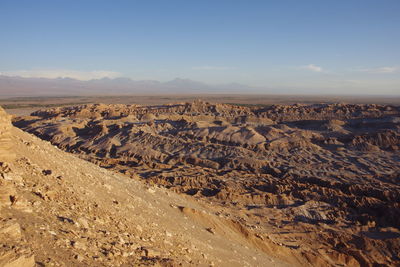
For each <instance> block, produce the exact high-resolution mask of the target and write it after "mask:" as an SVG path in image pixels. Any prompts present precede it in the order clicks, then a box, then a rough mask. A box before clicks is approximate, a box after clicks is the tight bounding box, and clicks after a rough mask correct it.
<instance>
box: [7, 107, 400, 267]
mask: <svg viewBox="0 0 400 267" xmlns="http://www.w3.org/2000/svg"><path fill="white" fill-rule="evenodd" d="M14 125H15V126H17V127H19V128H21V129H23V130H25V131H27V132H29V133H33V134H34V135H36V136H38V137H40V138H41V139H44V140H47V141H50V142H51V143H52V144H54V145H56V146H57V147H59V148H60V149H62V150H65V151H68V152H72V153H74V154H76V155H78V156H79V157H80V158H82V159H85V160H87V161H90V162H92V163H95V164H97V165H99V166H100V167H102V168H103V169H98V168H97V167H94V166H93V165H91V164H89V163H84V162H82V161H79V163H77V164H70V162H69V160H66V161H64V162H63V163H60V168H61V167H62V168H63V169H65V172H68V168H74V170H75V169H76V168H78V166H82V168H79V171H78V169H76V171H74V172H76V173H79V175H82V176H84V177H86V173H87V172H89V173H90V171H86V168H87V169H88V170H92V169H93V171H94V170H96V172H98V173H104V174H106V173H107V175H106V177H108V178H107V179H106V178H100V177H104V176H105V175H104V174H103V175H91V176H89V178H82V176H79V175H78V176H79V177H74V178H72V176H73V174H71V177H70V178H62V179H58V178H57V176H58V175H61V174H58V173H57V172H56V171H54V174H53V171H52V172H50V174H48V175H46V172H44V173H42V174H41V175H42V176H43V178H40V179H39V178H37V180H35V181H34V182H31V183H33V184H36V183H37V184H38V185H37V186H38V189H40V190H39V192H37V191H35V192H36V193H34V195H33V196H30V197H35V196H36V198H37V199H38V200H37V201H38V202H40V203H42V202H43V203H47V204H46V205H47V206H46V205H43V206H42V207H46V208H45V209H49V212H50V211H51V210H57V208H55V207H54V205H51V201H52V198H53V197H52V194H51V193H46V191H45V190H44V189H42V188H46V185H45V184H43V183H44V182H43V181H44V180H45V179H46V177H47V176H51V177H53V176H55V177H56V178H51V179H53V180H52V181H53V182H52V183H54V184H55V186H57V185H58V186H60V187H62V185H63V183H65V182H68V183H69V185H70V186H69V187H62V188H64V189H65V190H67V189H66V188H69V189H68V190H67V191H65V193H66V194H67V195H69V196H73V195H74V194H77V193H72V192H75V191H79V190H84V191H82V194H83V192H85V190H90V192H91V193H90V192H88V193H87V195H88V196H91V195H97V197H98V195H99V193H95V192H97V190H100V189H99V188H100V187H101V183H102V182H101V181H102V180H101V179H106V181H107V184H109V186H111V188H113V187H114V186H116V185H118V186H120V188H119V189H118V190H116V189H114V190H113V189H110V190H108V191H107V190H105V189H102V190H103V191H104V190H105V191H104V192H106V193H107V194H110V196H111V193H112V194H115V196H114V195H112V196H113V197H110V196H109V195H104V200H99V199H97V201H98V202H96V204H98V206H101V205H110V207H112V206H113V205H114V206H115V207H120V209H121V212H122V211H123V210H124V212H126V209H127V208H126V207H125V206H124V207H121V205H130V204H129V203H130V202H131V201H134V200H129V197H128V196H127V195H125V196H124V195H122V194H121V193H120V192H119V190H121V191H123V192H125V191H126V190H128V191H129V188H130V187H129V186H128V184H129V185H131V186H132V187H134V186H133V185H136V186H137V187H141V186H143V185H142V182H143V181H144V182H145V183H146V184H147V186H150V188H156V189H157V190H159V191H160V193H158V191H157V194H156V196H153V198H151V199H152V201H156V202H155V203H154V204H153V206H154V209H156V208H160V207H159V206H160V205H161V204H159V203H157V201H158V202H161V201H162V200H163V199H164V195H168V194H173V196H174V197H176V199H184V200H185V201H194V203H196V205H201V207H203V210H204V212H205V213H203V212H199V211H198V210H199V208H197V207H194V208H193V207H190V208H188V207H187V206H188V205H187V204H173V207H175V209H174V212H175V213H178V214H180V216H184V217H185V218H190V221H192V220H194V221H195V222H196V223H201V224H202V227H203V230H204V231H203V232H204V233H203V232H202V233H199V235H198V236H196V234H195V231H193V233H192V231H190V234H189V235H194V236H193V237H191V238H195V239H196V238H198V239H202V238H209V237H208V236H211V237H213V238H222V240H234V241H235V242H237V243H239V244H242V245H243V244H244V243H246V242H247V243H246V245H245V247H247V248H250V250H251V251H252V252H253V253H257V255H255V254H254V255H253V256H254V258H253V256H252V257H251V258H250V259H252V261H251V262H250V260H248V259H247V258H246V257H247V255H248V254H246V251H247V250H245V251H239V250H237V249H236V248H235V251H236V253H233V254H234V255H235V257H242V258H241V259H240V260H237V261H236V262H235V263H230V266H233V265H237V266H243V264H244V262H246V263H248V265H251V266H268V265H278V264H280V262H279V260H282V261H284V262H286V263H287V264H289V265H292V266H307V265H312V266H398V265H399V264H400V184H399V182H400V164H399V162H400V108H399V107H397V106H389V105H374V104H368V105H367V104H365V105H361V104H358V105H355V104H314V105H298V104H297V105H271V106H263V107H244V106H236V105H227V104H212V103H207V102H202V101H195V102H192V103H178V104H170V105H157V106H140V105H122V104H121V105H118V104H114V105H105V104H90V105H81V106H75V107H63V108H52V109H47V110H40V111H37V112H34V113H32V114H31V116H26V117H20V118H15V119H14ZM15 131H16V130H15ZM18 133H19V132H18ZM19 134H22V133H19ZM25 136H26V138H27V135H24V137H25ZM29 138H31V137H29ZM35 142H38V141H36V140H35ZM20 143H21V144H20V146H22V145H23V142H22V141H21V142H20ZM26 149H28V148H26ZM30 149H31V148H30ZM51 149H52V151H53V150H54V148H51ZM17 151H18V150H17ZM54 151H55V150H54ZM36 153H44V152H41V149H39V150H38V151H37V152H36ZM54 153H55V152H54ZM57 153H60V152H58V151H57ZM63 155H64V154H63ZM65 157H68V159H69V158H71V160H72V156H70V155H65ZM44 158H47V159H48V161H51V160H53V159H54V160H55V159H57V157H56V156H54V157H53V156H51V157H49V156H47V157H46V156H44ZM73 160H74V162H75V161H76V162H78V159H73ZM44 161H45V160H44ZM17 162H19V164H25V165H24V166H25V167H26V168H28V167H27V166H29V168H32V167H31V166H32V165H29V164H28V163H27V162H24V161H23V160H21V159H20V160H19V161H18V160H17ZM27 164H28V165H27ZM49 164H50V163H49ZM86 166H88V167H86ZM89 166H90V167H89ZM29 168H28V169H29ZM104 168H105V169H109V170H110V171H114V172H119V173H120V174H111V172H108V171H105V170H104ZM44 169H45V168H44ZM31 171H32V172H33V170H31ZM69 172H71V170H69ZM39 174H40V170H39ZM64 175H65V174H63V175H61V176H62V177H64ZM93 177H97V178H96V180H94V181H95V182H93V183H95V184H96V183H98V187H99V188H96V187H92V185H91V183H90V181H93V179H94V178H93ZM129 178H131V179H129ZM81 180H82V182H85V181H86V182H87V184H86V185H82V186H79V187H77V185H75V184H74V182H78V181H81ZM114 180H115V182H114ZM40 183H42V185H41V186H40ZM114 183H115V185H114ZM78 184H79V183H78ZM159 186H161V187H162V188H163V189H161V188H159ZM32 188H34V187H33V185H32ZM79 188H81V189H79ZM106 189H107V186H106ZM41 190H44V192H42V191H41ZM48 190H50V189H48ZM59 190H62V189H59ZM124 190H125V191H124ZM132 190H133V189H132ZM151 190H155V189H151ZM51 191H55V192H56V194H57V192H58V190H54V189H52V190H50V192H51ZM103 191H99V192H103ZM109 191H111V192H109ZM142 191H144V192H146V190H138V189H136V191H135V193H136V192H137V193H138V194H139V195H140V194H144V192H142ZM147 192H148V191H147ZM161 192H162V193H161ZM174 192H177V193H180V195H175V193H174ZM106 193H105V194H106ZM48 194H49V195H48ZM124 194H125V193H124ZM62 195H64V194H62ZM128 195H130V197H133V196H135V195H133V193H128ZM160 195H162V196H163V198H162V199H161V200H160V199H159V198H158V197H159V196H160ZM117 196H118V197H119V198H117ZM166 198H167V197H166ZM133 199H135V198H134V197H133ZM142 199H143V198H142ZM80 201H81V200H78V199H76V200H75V203H76V204H75V205H76V207H75V209H82V207H86V209H88V207H92V206H91V204H90V203H89V202H88V203H87V204H86V202H84V203H85V204H84V205H81V204H79V205H78V203H81V202H80ZM85 201H86V200H85ZM114 201H115V202H116V203H114ZM182 201H183V200H182ZM103 202H104V203H103ZM134 202H135V203H136V202H137V201H134ZM167 202H169V203H172V202H173V201H172V200H168V201H167ZM106 203H107V204H106ZM139 203H141V202H140V201H139ZM145 203H147V202H146V201H145ZM149 203H152V202H151V201H150V202H149ZM32 205H33V204H32ZM142 205H143V204H142ZM98 206H96V208H98ZM33 207H35V205H33ZM61 207H62V205H61V204H60V209H61ZM92 208H93V207H92ZM31 209H32V208H31ZM42 209H43V208H42ZM149 209H150V208H149V207H147V208H143V210H149ZM165 209H172V208H171V207H167V205H166V206H165ZM107 210H108V211H110V212H111V211H113V212H116V211H118V209H117V208H114V209H111V208H109V209H107ZM133 210H134V209H133ZM162 210H163V209H161V211H160V212H159V216H160V218H164V220H169V222H170V223H171V225H170V226H171V228H168V229H165V231H171V229H176V228H178V229H182V228H181V227H180V226H179V227H178V224H181V223H183V222H185V220H182V218H181V217H179V218H178V217H170V216H169V215H166V214H169V213H167V212H166V211H165V213H164V214H163V213H162ZM82 212H85V213H87V212H88V210H86V211H82ZM132 212H133V211H132ZM149 212H152V213H154V212H155V211H154V210H150V211H149ZM171 212H172V211H171ZM64 213H66V214H64ZM64 213H63V214H59V215H55V214H54V216H53V217H52V220H53V222H52V224H49V225H53V224H54V225H57V226H58V225H60V227H61V229H62V226H63V225H71V227H72V225H74V227H76V228H79V227H80V229H81V230H82V224H80V223H79V221H77V218H71V217H72V216H71V215H69V213H70V214H74V212H72V211H71V210H69V211H68V212H67V211H66V212H64ZM133 214H134V212H133ZM140 214H141V213H140V212H138V213H136V216H141V215H140ZM204 214H209V215H206V216H205V215H204ZM120 215H121V217H119V218H120V219H118V220H115V221H114V222H113V223H110V222H111V221H107V222H105V223H106V224H107V225H109V226H110V225H112V227H117V226H118V223H117V221H120V222H122V224H124V225H126V227H129V225H131V224H135V223H136V224H137V222H135V221H136V220H137V219H136V216H134V217H133V218H132V216H127V215H126V214H122V213H121V214H120ZM123 215H125V216H123ZM57 216H59V217H61V219H60V218H59V217H57ZM210 216H211V217H210ZM106 217H107V216H106ZM111 218H115V217H114V216H111ZM70 220H71V221H70ZM103 220H104V219H103ZM181 220H182V221H183V222H181ZM142 222H144V221H142ZM96 223H97V221H96ZM174 223H175V224H177V225H176V226H174ZM144 224H146V223H144ZM77 225H78V226H77ZM140 225H142V224H140ZM142 226H143V225H142ZM146 226H149V227H151V224H150V225H149V223H148V222H147V224H146ZM110 227H111V226H110ZM83 228H84V227H83ZM100 228H101V227H100ZM39 229H40V228H39ZM98 229H99V228H98ZM132 229H136V228H132ZM132 229H131V228H128V229H124V230H123V231H122V232H126V233H128V234H129V233H131V231H133V232H135V233H137V231H136V230H132ZM46 230H49V229H46ZM49 231H54V230H53V229H51V230H49ZM67 231H69V230H67ZM74 231H78V230H74ZM82 231H83V230H82ZM108 231H110V233H109V232H108ZM118 231H119V230H112V229H111V230H108V229H107V231H106V232H107V233H109V234H110V235H111V236H114V237H115V239H118V238H119V237H121V232H118ZM28 232H29V231H28ZM28 232H27V233H28ZM185 232H186V235H188V232H187V231H185ZM70 233H71V232H68V233H64V232H61V233H57V232H56V235H54V240H56V241H57V240H60V239H62V240H64V239H63V238H64V236H65V237H66V239H67V240H69V241H60V242H61V243H62V245H65V246H66V247H68V246H72V247H74V244H76V243H75V242H78V240H77V237H76V236H75V234H70ZM82 233H85V232H82ZM82 233H81V232H79V233H78V234H77V236H79V235H82ZM97 234H98V235H103V234H104V235H106V234H105V233H103V234H101V233H100V234H99V233H97ZM44 235H45V234H43V236H44ZM59 235H61V236H62V237H63V238H61V237H59ZM83 236H85V238H86V239H84V240H86V241H85V242H86V243H85V247H86V248H89V247H90V248H92V243H90V242H89V241H87V240H92V239H90V238H91V237H90V234H83ZM135 236H136V235H135ZM172 236H174V237H175V235H174V234H172ZM57 237H59V239H57ZM96 238H99V239H101V238H100V237H98V236H96ZM96 238H94V239H96ZM122 238H123V239H125V238H124V236H122ZM147 238H149V239H150V238H151V234H149V236H147V237H145V239H146V240H147ZM154 238H156V237H153V239H154ZM160 238H161V237H160ZM182 238H183V237H182ZM186 238H188V237H186ZM107 240H111V239H110V238H107ZM56 241H54V246H56V243H57V242H56ZM63 242H64V243H63ZM68 242H69V244H68ZM79 242H80V241H79ZM79 242H78V244H79ZM87 242H89V243H87ZM115 242H117V241H115ZM129 242H133V243H134V244H138V243H140V242H139V241H138V240H134V241H129ZM181 242H184V241H183V240H182V241H181ZM220 242H222V241H220ZM230 243H231V242H226V243H220V244H221V251H222V250H224V251H226V250H229V249H227V248H228V247H225V245H227V244H230ZM116 244H118V243H116ZM162 244H163V243H162ZM206 244H207V243H206ZM217 244H218V243H217ZM232 244H235V243H232ZM187 246H188V245H187ZM199 246H200V245H199ZM213 246H215V245H213ZM98 247H102V246H101V245H100V244H99V245H98ZM111 247H112V246H111ZM144 247H146V246H144ZM172 247H173V248H175V250H174V251H173V252H171V253H168V254H167V255H165V256H164V255H163V254H162V255H163V257H161V256H159V257H158V258H157V259H158V260H159V261H158V263H166V262H171V264H172V265H174V264H176V263H181V262H182V260H183V261H185V262H184V263H183V264H184V265H185V264H187V263H188V261H186V258H185V255H189V256H190V261H189V262H191V263H192V264H194V265H199V264H200V263H204V262H206V263H205V264H210V263H209V262H207V260H209V261H213V263H214V264H217V265H222V263H217V262H216V260H215V259H223V258H224V256H223V255H222V254H218V255H215V258H213V259H212V260H211V258H210V257H211V256H207V257H206V258H207V260H205V259H204V258H201V255H202V254H201V253H200V250H199V251H195V250H194V249H193V248H191V249H190V250H191V253H189V252H188V253H186V252H184V251H183V250H182V249H178V247H177V246H175V245H172V246H171V248H170V247H168V248H166V247H164V245H163V246H162V247H159V248H158V249H160V251H162V252H163V253H165V252H166V251H169V250H170V249H172ZM107 248H109V250H106V253H103V252H101V251H100V252H99V255H100V256H99V258H100V259H103V258H104V257H105V258H107V257H108V255H109V252H107V251H110V250H111V251H113V250H112V249H110V246H108V247H107ZM71 251H74V250H71ZM119 251H120V252H121V253H122V254H123V249H120V250H119ZM134 251H135V253H136V254H135V253H133V254H132V255H131V256H132V257H133V258H134V259H136V260H142V261H143V260H144V261H146V260H148V257H147V255H145V256H146V257H145V259H143V257H142V258H140V257H139V256H140V253H143V251H142V249H141V247H138V248H136V249H135V250H134ZM212 251H214V253H217V252H219V251H217V250H216V249H215V248H214V249H213V250H212ZM48 253H50V251H49V252H48ZM63 253H67V252H63ZM69 253H71V252H69ZM179 253H181V254H179ZM226 253H227V254H226V255H227V257H226V258H229V257H230V256H228V254H229V253H228V252H226ZM242 253H244V254H242ZM247 253H249V252H247ZM50 254H51V253H50ZM203 254H204V253H203ZM77 255H78V254H77ZM77 255H71V256H74V257H75V258H76V259H81V260H83V261H85V260H87V263H88V264H91V263H93V261H95V260H96V259H93V258H90V255H92V254H90V253H86V254H79V255H78V256H77ZM93 255H94V254H93ZM96 255H97V254H96ZM104 255H105V256H104ZM191 255H193V256H191ZM204 255H205V254H204ZM259 255H263V257H267V258H268V260H270V259H271V256H268V255H274V256H275V257H277V260H276V261H275V262H273V263H272V262H269V261H265V259H263V258H260V256H259ZM119 256H121V255H119ZM119 256H118V257H117V258H118V259H120V258H119ZM121 257H122V256H121ZM44 258H45V257H43V258H41V262H43V261H45V259H44ZM99 258H97V259H99ZM232 259H233V258H232ZM107 260H108V259H103V261H102V262H103V263H105V262H107ZM113 260H114V258H113ZM116 262H118V263H122V262H123V261H121V260H120V261H116ZM125 262H127V261H126V260H125ZM146 262H147V261H146ZM168 264H169V263H168Z"/></svg>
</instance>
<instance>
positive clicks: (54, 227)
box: [0, 111, 299, 267]
mask: <svg viewBox="0 0 400 267" xmlns="http://www.w3.org/2000/svg"><path fill="white" fill-rule="evenodd" d="M0 118H1V125H0V126H1V128H0V130H1V132H0V136H1V138H0V142H1V144H2V150H1V153H0V156H1V161H2V163H1V179H0V183H1V187H0V205H1V206H0V207H1V212H0V242H1V244H2V247H1V248H0V266H8V267H10V266H132V265H150V266H153V265H156V266H160V265H161V266H178V265H183V266H190V265H193V266H210V265H215V266H265V264H272V265H274V266H286V264H284V263H282V261H281V260H280V259H279V258H282V259H283V258H285V260H287V259H291V260H293V261H294V263H296V262H297V260H296V258H295V257H294V256H293V257H292V256H290V253H289V254H286V252H285V251H282V253H281V254H279V253H275V252H276V251H278V249H277V248H279V246H278V245H275V244H274V243H273V242H270V243H271V244H270V246H259V245H258V239H257V238H256V237H255V236H253V235H252V233H251V232H249V231H246V230H245V229H244V228H243V227H242V226H241V223H240V222H238V221H235V220H232V219H230V218H227V217H225V216H223V215H220V216H217V215H216V214H215V212H214V211H213V210H210V209H208V208H206V207H204V205H202V204H201V203H198V202H197V201H193V200H192V199H190V198H188V197H185V196H181V195H177V194H175V193H173V192H171V191H168V190H166V189H163V188H159V187H157V186H149V185H144V184H143V183H142V182H140V181H138V180H134V179H128V178H127V177H126V176H123V175H120V174H117V173H114V172H112V171H108V170H106V169H104V168H100V167H98V166H96V165H94V164H92V163H89V162H87V161H84V160H81V159H78V158H77V157H75V156H73V155H71V154H68V153H65V152H62V151H61V150H59V149H57V148H55V147H54V146H53V145H51V144H50V143H48V142H45V141H42V140H40V139H38V138H36V137H34V136H32V135H30V134H27V133H24V132H22V131H21V130H19V129H17V128H14V127H12V128H11V124H10V121H9V119H10V118H9V117H8V116H7V115H6V114H5V113H4V112H3V111H1V114H0ZM7 147H8V148H7ZM13 151H15V155H12V153H11V152H13ZM211 228H212V229H214V230H213V231H212V232H211V231H210V229H211ZM275 247H277V248H275ZM266 252H269V253H266ZM270 255H273V257H272V256H270ZM289 262H290V260H289ZM124 264H125V265H124ZM297 264H299V262H297Z"/></svg>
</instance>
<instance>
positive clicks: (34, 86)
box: [0, 75, 273, 97]
mask: <svg viewBox="0 0 400 267" xmlns="http://www.w3.org/2000/svg"><path fill="white" fill-rule="evenodd" d="M257 91H258V92H259V91H260V88H257V87H251V86H247V85H242V84H237V83H232V84H220V85H210V84H206V83H202V82H198V81H193V80H190V79H181V78H176V79H174V80H171V81H167V82H160V81H156V80H132V79H130V78H125V77H119V78H115V79H110V78H102V79H93V80H89V81H81V80H76V79H72V78H56V79H48V78H24V77H19V76H14V77H11V76H4V75H0V97H15V96H70V95H93V94H156V93H164V94H165V93H167V94H168V93H186V94H191V93H243V92H246V93H249V92H250V93H251V92H257ZM266 93H267V92H266ZM268 93H273V92H268Z"/></svg>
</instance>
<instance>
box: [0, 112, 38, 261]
mask: <svg viewBox="0 0 400 267" xmlns="http://www.w3.org/2000/svg"><path fill="white" fill-rule="evenodd" d="M11 127H12V124H11V116H10V115H8V114H7V113H6V112H5V111H4V110H3V109H2V108H1V107H0V243H1V244H2V246H1V247H0V266H4V267H17V266H21V267H31V266H35V260H34V255H33V252H32V250H31V249H30V246H29V244H28V243H27V241H26V239H25V238H24V236H23V235H22V233H21V227H20V225H19V223H18V222H17V221H16V220H14V219H12V218H11V217H10V210H13V209H17V210H19V211H26V210H27V209H26V208H27V207H26V205H25V201H24V199H23V198H22V197H21V196H20V195H19V194H17V190H16V188H15V184H16V183H20V182H21V180H20V178H19V176H18V174H16V173H15V172H14V171H13V165H12V163H13V161H14V159H15V151H14V149H15V148H14V144H13V141H12V139H11Z"/></svg>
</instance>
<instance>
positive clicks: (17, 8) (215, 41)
mask: <svg viewBox="0 0 400 267" xmlns="http://www.w3.org/2000/svg"><path fill="white" fill-rule="evenodd" d="M399 14H400V1H398V0H358V1H357V0H336V1H333V0H331V1H322V0H319V1H312V0H304V1H299V0H293V1H289V0H279V1H278V0H276V1H267V0H264V1H256V0H253V1H252V0H247V1H245V0H229V1H223V0H213V1H206V0H202V1H200V0H199V1H194V0H193V1H190V0H186V1H175V0H168V1H167V0H163V1H161V0H159V1H152V0H147V1H118V0H116V1H101V0H97V1H94V0H81V1H72V0H69V1H61V0H52V1H40V0H36V1H19V0H13V1H6V0H0V25H2V30H1V35H0V72H1V73H2V74H4V75H20V76H26V77H28V76H35V77H36V76H41V77H54V76H68V77H73V78H78V79H90V78H101V77H117V76H124V77H130V78H132V79H136V80H141V79H154V80H160V81H166V80H171V79H174V78H175V77H180V78H189V79H193V80H198V81H202V82H206V83H211V84H219V83H231V82H237V83H243V84H248V85H254V86H260V87H265V88H274V89H280V88H281V89H282V90H283V91H285V90H286V91H288V92H289V91H290V90H294V91H296V92H304V93H315V92H320V93H354V94H400V15H399ZM260 92H262V89H260Z"/></svg>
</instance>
